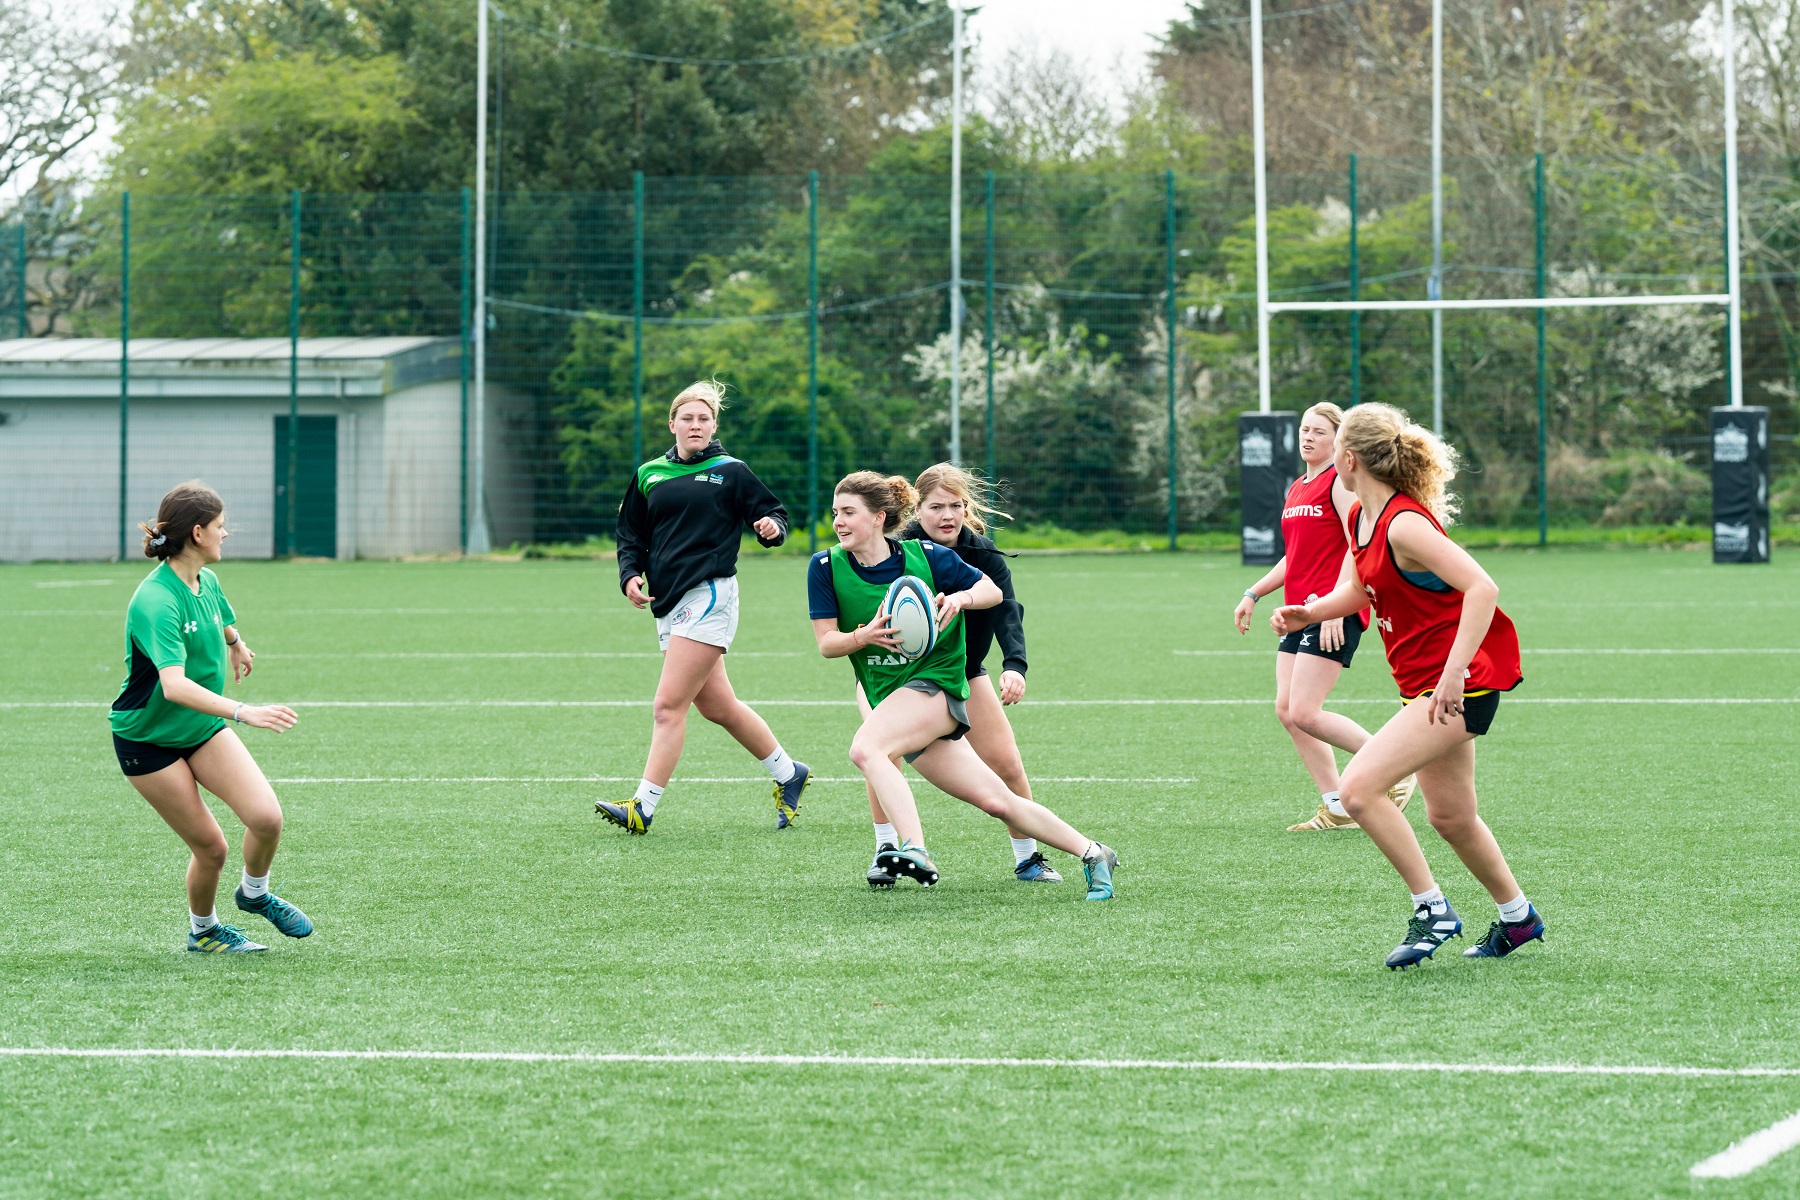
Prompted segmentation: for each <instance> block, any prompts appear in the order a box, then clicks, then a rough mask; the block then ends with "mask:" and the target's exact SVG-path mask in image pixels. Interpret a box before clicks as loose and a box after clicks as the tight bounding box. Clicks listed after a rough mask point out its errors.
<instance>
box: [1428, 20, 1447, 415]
mask: <svg viewBox="0 0 1800 1200" xmlns="http://www.w3.org/2000/svg"><path fill="white" fill-rule="evenodd" d="M1427 283H1428V286H1427V287H1426V289H1425V294H1426V295H1427V296H1428V297H1430V298H1431V299H1433V300H1442V299H1443V298H1444V0H1431V277H1430V279H1429V280H1428V281H1427ZM1431 431H1432V432H1433V433H1435V434H1437V435H1438V436H1439V437H1443V436H1444V310H1443V309H1441V308H1434V309H1432V310H1431Z"/></svg>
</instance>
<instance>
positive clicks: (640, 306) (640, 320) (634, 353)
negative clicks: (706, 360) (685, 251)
mask: <svg viewBox="0 0 1800 1200" xmlns="http://www.w3.org/2000/svg"><path fill="white" fill-rule="evenodd" d="M643 461H644V173H643V172H642V171H633V172H632V173H631V469H632V470H633V471H635V470H637V468H638V464H639V463H641V462H643Z"/></svg>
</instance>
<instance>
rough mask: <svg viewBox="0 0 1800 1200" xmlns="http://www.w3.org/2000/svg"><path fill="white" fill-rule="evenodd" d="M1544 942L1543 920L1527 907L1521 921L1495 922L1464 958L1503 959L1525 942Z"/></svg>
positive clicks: (1466, 952)
mask: <svg viewBox="0 0 1800 1200" xmlns="http://www.w3.org/2000/svg"><path fill="white" fill-rule="evenodd" d="M1543 940H1544V918H1542V917H1540V916H1538V910H1537V909H1536V908H1535V907H1532V906H1527V909H1526V913H1525V919H1524V920H1522V921H1495V922H1494V923H1493V924H1492V925H1489V926H1488V931H1487V934H1486V936H1484V937H1483V938H1482V939H1481V940H1480V941H1479V942H1476V943H1475V944H1474V945H1473V946H1470V947H1469V948H1468V949H1467V950H1464V951H1463V957H1464V958H1505V957H1506V956H1507V955H1509V954H1511V953H1512V952H1513V951H1514V950H1517V949H1518V948H1519V947H1520V946H1523V945H1524V944H1525V943H1526V942H1532V941H1537V942H1541V941H1543Z"/></svg>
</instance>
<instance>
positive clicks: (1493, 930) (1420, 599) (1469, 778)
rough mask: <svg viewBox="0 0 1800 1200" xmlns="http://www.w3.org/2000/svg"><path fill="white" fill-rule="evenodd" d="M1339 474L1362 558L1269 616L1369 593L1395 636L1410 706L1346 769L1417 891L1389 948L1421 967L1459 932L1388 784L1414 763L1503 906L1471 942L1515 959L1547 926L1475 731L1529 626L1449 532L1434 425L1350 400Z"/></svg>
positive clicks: (1432, 808)
mask: <svg viewBox="0 0 1800 1200" xmlns="http://www.w3.org/2000/svg"><path fill="white" fill-rule="evenodd" d="M1335 462H1336V466H1337V470H1338V478H1339V479H1341V480H1342V481H1343V483H1344V486H1345V487H1347V488H1349V489H1350V491H1351V492H1353V493H1354V494H1355V497H1356V503H1355V504H1354V505H1353V506H1352V507H1351V509H1350V530H1351V556H1352V560H1353V561H1352V569H1351V570H1349V571H1347V572H1346V578H1345V579H1344V581H1343V582H1342V583H1340V584H1339V585H1338V587H1337V588H1336V589H1335V590H1333V591H1332V593H1331V594H1330V595H1328V596H1326V597H1324V598H1323V599H1321V600H1314V601H1311V602H1309V603H1306V604H1284V605H1282V606H1281V607H1280V608H1278V609H1276V610H1275V614H1274V616H1273V617H1271V618H1270V624H1271V625H1272V626H1273V627H1274V629H1275V632H1277V633H1280V634H1286V633H1287V632H1288V631H1289V630H1291V629H1301V628H1304V627H1305V626H1307V625H1311V624H1313V623H1315V622H1318V621H1325V620H1330V619H1331V618H1333V617H1340V616H1347V615H1349V614H1350V613H1352V612H1355V611H1356V610H1357V609H1358V608H1359V607H1361V606H1362V605H1364V604H1368V605H1369V606H1370V607H1371V609H1372V610H1373V612H1374V616H1375V626H1376V628H1377V629H1378V630H1380V632H1381V640H1382V644H1383V645H1384V646H1385V647H1386V649H1387V657H1388V664H1389V665H1390V666H1391V667H1392V669H1393V672H1394V682H1395V683H1397V684H1398V685H1399V686H1400V697H1401V701H1402V704H1403V707H1402V708H1401V710H1400V711H1399V712H1398V713H1396V714H1395V715H1394V717H1393V718H1392V719H1391V720H1389V721H1388V723H1387V724H1386V725H1383V726H1382V727H1381V728H1380V729H1379V730H1377V731H1376V733H1375V735H1374V736H1373V737H1371V738H1370V739H1369V742H1368V744H1367V745H1365V746H1364V747H1363V748H1362V749H1361V750H1360V751H1358V752H1357V755H1356V757H1355V758H1353V759H1351V760H1350V765H1349V766H1348V767H1346V768H1345V769H1344V775H1343V780H1342V785H1341V787H1340V789H1339V790H1340V792H1341V793H1342V796H1343V801H1344V807H1345V808H1346V809H1347V810H1348V811H1349V813H1350V815H1351V816H1352V817H1354V818H1356V819H1357V821H1359V822H1360V823H1361V824H1362V827H1363V830H1364V831H1365V832H1366V833H1367V834H1368V835H1369V839H1370V840H1371V841H1373V842H1374V843H1375V844H1376V845H1377V846H1379V847H1380V848H1381V852H1382V853H1383V854H1385V855H1387V858H1388V861H1389V862H1391V863H1392V864H1394V869H1395V870H1397V871H1399V872H1400V876H1401V878H1402V879H1404V880H1405V881H1406V885H1407V887H1408V889H1409V890H1410V891H1411V892H1412V903H1413V916H1412V920H1411V922H1410V923H1409V924H1408V925H1407V929H1406V940H1405V941H1403V942H1402V943H1401V944H1400V945H1399V946H1398V947H1396V948H1395V949H1394V951H1393V953H1391V954H1389V955H1388V956H1387V965H1388V966H1389V967H1390V968H1393V969H1402V968H1405V967H1410V966H1414V965H1415V964H1417V963H1420V962H1423V961H1424V960H1425V959H1427V958H1430V957H1431V955H1432V952H1433V951H1434V950H1436V949H1437V948H1438V947H1439V946H1441V945H1442V944H1443V943H1444V942H1446V941H1448V940H1449V939H1450V938H1453V937H1456V936H1457V935H1459V934H1460V933H1461V932H1462V919H1461V918H1460V917H1458V916H1457V915H1456V911H1455V910H1454V909H1452V908H1451V907H1450V904H1449V902H1448V901H1446V900H1445V899H1444V893H1443V892H1442V891H1441V890H1440V889H1439V888H1438V886H1437V883H1436V881H1435V880H1433V878H1432V875H1431V868H1430V867H1429V866H1427V865H1426V863H1425V854H1424V852H1423V851H1422V850H1420V848H1419V839H1418V838H1417V837H1415V836H1414V835H1413V830H1412V826H1411V825H1410V824H1409V823H1408V822H1407V820H1406V818H1405V817H1404V816H1402V815H1401V814H1400V813H1399V812H1398V811H1396V810H1395V808H1394V806H1393V805H1392V804H1389V803H1388V802H1387V799H1386V796H1385V793H1386V791H1387V789H1388V788H1389V787H1391V786H1393V784H1394V783H1395V782H1396V781H1398V780H1400V779H1403V778H1405V777H1406V776H1407V775H1410V774H1413V773H1415V772H1416V773H1417V774H1418V777H1419V786H1420V787H1421V788H1422V789H1423V790H1424V794H1425V810H1426V813H1427V814H1428V816H1429V818H1430V820H1431V827H1432V828H1433V829H1435V830H1437V831H1438V833H1439V834H1440V835H1441V836H1442V837H1443V839H1444V840H1445V841H1446V842H1449V843H1450V847H1451V849H1453V850H1455V851H1456V856H1457V857H1458V858H1460V859H1462V861H1463V865H1464V866H1466V867H1468V868H1469V871H1470V873H1471V874H1473V875H1474V876H1475V878H1476V879H1478V880H1480V881H1481V884H1482V886H1483V887H1485V888H1487V890H1488V894H1489V895H1490V896H1492V897H1493V898H1494V903H1495V904H1497V905H1499V907H1500V919H1499V920H1498V921H1495V922H1494V923H1493V925H1492V926H1490V927H1489V929H1488V932H1487V936H1485V937H1483V938H1482V939H1481V941H1480V942H1479V943H1477V944H1476V945H1474V946H1471V947H1470V948H1469V949H1467V950H1465V951H1464V952H1463V953H1464V955H1465V956H1467V957H1469V958H1504V957H1505V956H1506V955H1508V954H1511V953H1512V952H1513V951H1514V950H1516V949H1518V948H1519V947H1520V946H1522V945H1524V944H1525V943H1526V942H1529V941H1531V940H1533V939H1537V938H1542V937H1543V936H1544V922H1543V919H1542V918H1540V917H1539V916H1538V913H1537V910H1536V909H1535V908H1533V907H1532V906H1531V904H1530V902H1529V901H1527V900H1526V899H1525V896H1524V894H1523V893H1522V892H1521V891H1520V890H1519V885H1518V882H1517V881H1516V880H1514V879H1513V875H1512V871H1511V869H1510V868H1508V867H1507V865H1506V858H1505V856H1504V855H1502V854H1501V853H1500V846H1499V844H1498V843H1497V842H1495V840H1494V835H1493V833H1492V832H1490V831H1489V829H1488V827H1487V825H1486V824H1485V823H1483V821H1482V819H1481V817H1480V816H1479V815H1477V813H1476V811H1475V739H1476V738H1477V737H1480V736H1481V735H1482V734H1485V733H1486V732H1487V731H1488V728H1489V726H1490V725H1492V724H1493V720H1494V714H1495V712H1496V711H1497V710H1498V709H1499V707H1500V694H1501V693H1502V692H1507V691H1511V690H1512V689H1513V688H1515V687H1517V686H1518V685H1519V681H1520V678H1521V676H1520V674H1519V637H1518V634H1517V632H1516V631H1515V630H1514V629H1513V623H1512V621H1511V620H1510V619H1508V617H1507V615H1506V614H1505V613H1503V612H1501V611H1500V608H1499V604H1498V601H1499V596H1500V589H1499V588H1498V587H1496V586H1495V584H1494V581H1493V580H1492V579H1491V578H1489V577H1488V574H1487V572H1486V571H1483V570H1482V569H1481V567H1480V566H1479V565H1478V564H1477V563H1476V562H1475V560H1474V559H1473V558H1471V557H1469V554H1468V552H1467V551H1465V550H1464V549H1462V547H1460V546H1458V545H1457V544H1456V543H1455V542H1452V541H1451V540H1450V538H1449V537H1448V536H1447V535H1446V534H1445V533H1444V522H1445V521H1447V520H1449V519H1450V517H1451V515H1452V513H1453V512H1454V511H1455V509H1454V506H1453V504H1452V501H1451V497H1450V495H1449V494H1448V492H1447V491H1446V486H1447V485H1448V484H1449V482H1450V479H1451V478H1452V477H1453V476H1454V475H1455V474H1456V457H1455V454H1454V453H1453V452H1452V451H1451V450H1450V448H1449V447H1448V446H1446V445H1444V443H1443V442H1441V441H1439V440H1438V439H1437V437H1435V436H1434V435H1433V434H1432V433H1431V432H1430V431H1428V430H1425V429H1422V428H1420V427H1419V426H1417V425H1414V424H1413V423H1412V422H1410V421H1408V420H1407V418H1406V414H1405V413H1403V412H1401V411H1400V410H1399V409H1396V408H1390V407H1389V406H1387V405H1385V404H1364V405H1360V406H1358V407H1356V408H1354V409H1351V410H1350V412H1349V414H1348V415H1347V416H1345V418H1344V421H1343V424H1342V425H1340V426H1339V428H1338V435H1337V454H1336V459H1335Z"/></svg>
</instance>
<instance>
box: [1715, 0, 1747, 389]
mask: <svg viewBox="0 0 1800 1200" xmlns="http://www.w3.org/2000/svg"><path fill="white" fill-rule="evenodd" d="M1732 7H1733V4H1732V0H1721V8H1722V10H1723V15H1724V20H1723V21H1722V22H1720V30H1719V36H1720V38H1721V39H1722V40H1723V42H1724V45H1723V47H1722V48H1721V51H1720V56H1721V57H1722V58H1723V59H1724V60H1725V294H1726V295H1727V296H1729V297H1730V300H1729V301H1728V302H1727V305H1726V310H1725V311H1726V317H1725V320H1726V322H1727V324H1728V330H1727V343H1726V344H1727V346H1728V353H1729V354H1730V356H1731V358H1730V361H1731V407H1733V408H1742V407H1744V335H1743V330H1742V329H1740V328H1739V324H1738V322H1739V317H1740V315H1741V313H1742V311H1743V295H1742V292H1741V287H1742V283H1741V280H1740V277H1739V274H1738V257H1739V252H1738V146H1737V143H1738V122H1737V38H1736V36H1735V34H1734V32H1733V29H1732V16H1733V13H1732Z"/></svg>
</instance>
